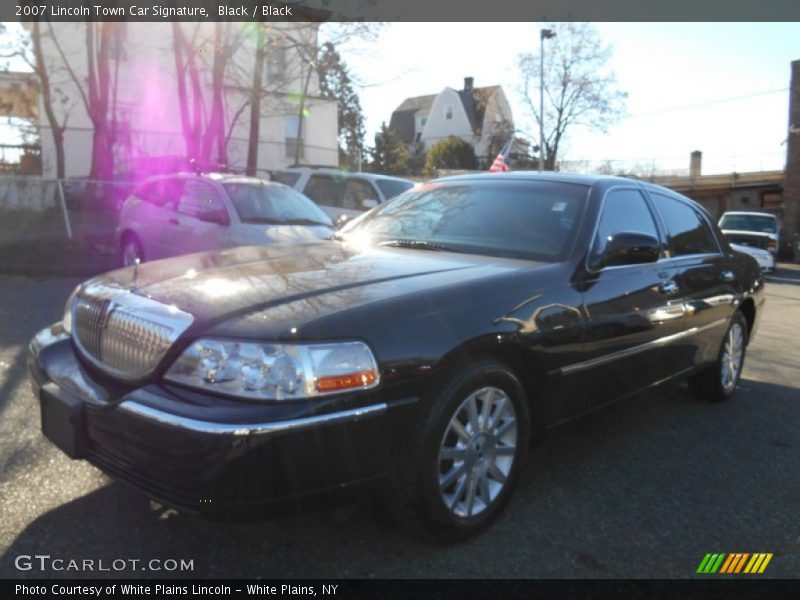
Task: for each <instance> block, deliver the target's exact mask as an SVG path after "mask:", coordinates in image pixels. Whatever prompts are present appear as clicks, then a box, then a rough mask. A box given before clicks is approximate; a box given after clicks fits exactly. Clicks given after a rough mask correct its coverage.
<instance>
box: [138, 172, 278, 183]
mask: <svg viewBox="0 0 800 600" xmlns="http://www.w3.org/2000/svg"><path fill="white" fill-rule="evenodd" d="M171 177H177V178H179V179H189V178H194V177H197V178H199V179H209V180H211V181H217V182H220V183H254V184H263V185H283V184H282V183H280V182H276V181H270V180H269V179H261V178H260V177H250V176H249V175H242V174H241V173H216V172H208V173H193V172H191V171H178V172H177V173H161V174H159V175H153V176H151V177H148V178H147V179H145V182H147V181H158V180H160V179H169V178H171Z"/></svg>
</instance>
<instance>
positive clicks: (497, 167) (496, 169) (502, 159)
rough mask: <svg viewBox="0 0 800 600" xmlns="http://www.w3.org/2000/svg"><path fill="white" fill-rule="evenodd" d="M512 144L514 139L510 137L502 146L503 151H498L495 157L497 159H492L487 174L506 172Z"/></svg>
mask: <svg viewBox="0 0 800 600" xmlns="http://www.w3.org/2000/svg"><path fill="white" fill-rule="evenodd" d="M513 142H514V138H513V137H512V138H511V139H510V140H508V142H506V145H505V146H503V149H502V150H500V154H498V155H497V158H495V159H494V162H493V163H492V166H491V167H489V173H505V172H506V171H508V163H507V162H506V161H507V160H508V155H509V153H510V152H511V144H512V143H513Z"/></svg>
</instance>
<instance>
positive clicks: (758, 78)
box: [340, 23, 800, 174]
mask: <svg viewBox="0 0 800 600" xmlns="http://www.w3.org/2000/svg"><path fill="white" fill-rule="evenodd" d="M543 25H544V24H540V23H390V24H386V25H384V26H383V27H382V29H381V30H380V34H379V36H378V39H377V40H375V41H369V42H365V41H359V40H353V41H350V42H348V43H347V44H345V45H344V46H342V47H341V48H340V52H341V54H342V55H343V57H344V59H345V61H346V62H347V64H348V65H349V66H350V69H351V71H352V72H353V74H354V75H355V79H356V81H357V82H358V83H359V87H358V92H359V95H360V98H361V104H362V108H363V111H364V114H365V117H366V123H367V140H366V143H367V146H371V145H372V143H373V140H374V134H375V132H376V131H377V130H378V129H379V128H380V126H381V123H382V122H384V121H385V122H387V123H388V122H389V120H390V118H391V114H392V111H393V110H394V109H395V108H396V107H397V106H398V105H399V104H400V103H401V102H402V101H403V99H404V98H406V97H409V96H418V95H423V94H433V93H438V92H439V91H441V90H442V89H443V88H445V87H451V88H455V89H461V88H462V87H463V80H464V77H465V76H471V77H474V79H475V85H476V86H487V85H496V84H499V85H502V86H503V89H504V91H505V93H506V95H507V97H508V99H509V101H510V103H511V107H512V111H513V116H514V120H515V125H516V127H517V129H518V130H522V131H528V132H531V133H532V135H531V138H532V139H533V141H534V143H537V137H538V136H537V133H536V132H537V128H536V126H535V125H534V124H533V121H532V119H531V116H530V114H529V113H528V112H527V111H526V109H525V105H524V103H523V101H522V98H521V95H520V94H519V85H520V82H521V77H520V74H519V71H518V68H517V60H516V59H517V56H518V55H519V54H520V53H523V52H531V51H536V50H537V49H538V45H539V29H540V28H541V27H542V26H543ZM595 27H596V28H597V30H598V32H599V34H600V37H601V39H602V40H603V41H604V42H606V43H609V44H611V46H612V49H613V53H612V56H611V59H610V61H609V65H608V66H609V68H610V69H611V70H613V71H614V73H615V74H616V77H617V81H618V84H619V87H620V89H622V90H623V91H625V92H627V93H628V100H627V113H628V116H627V117H626V118H624V119H623V120H622V121H620V122H619V123H618V124H616V125H615V126H613V127H612V128H611V129H610V130H609V131H608V132H607V133H606V134H603V133H600V132H596V131H592V130H589V129H586V128H574V129H572V130H570V131H568V139H567V140H566V144H565V145H564V146H563V147H562V149H561V151H560V159H562V160H567V161H578V164H579V165H580V167H581V168H582V169H584V170H591V168H592V167H593V166H598V165H601V164H603V163H605V162H606V161H611V165H612V167H614V168H619V169H632V168H637V169H638V170H640V171H642V170H645V171H646V170H650V169H656V170H659V171H662V172H677V171H679V170H683V171H685V170H686V169H688V163H689V154H690V153H691V152H692V151H693V150H700V151H702V152H703V172H704V173H707V174H709V173H730V172H733V171H738V172H746V171H757V170H764V169H781V168H783V165H784V161H785V153H786V145H785V140H786V137H787V130H788V103H789V93H788V86H789V77H790V63H791V61H792V60H797V59H800V23H598V24H596V25H595ZM580 161H586V162H580Z"/></svg>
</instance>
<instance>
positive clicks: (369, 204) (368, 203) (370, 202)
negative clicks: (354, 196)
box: [361, 198, 378, 210]
mask: <svg viewBox="0 0 800 600" xmlns="http://www.w3.org/2000/svg"><path fill="white" fill-rule="evenodd" d="M361 206H363V207H364V210H369V209H371V208H375V207H376V206H378V201H377V200H375V199H374V198H368V199H366V200H362V201H361Z"/></svg>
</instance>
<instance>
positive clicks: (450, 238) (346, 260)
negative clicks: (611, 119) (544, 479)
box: [29, 173, 764, 539]
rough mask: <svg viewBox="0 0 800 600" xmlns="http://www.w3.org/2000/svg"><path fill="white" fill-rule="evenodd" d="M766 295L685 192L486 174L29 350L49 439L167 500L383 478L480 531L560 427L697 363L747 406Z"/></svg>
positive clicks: (213, 503) (70, 311) (254, 502)
mask: <svg viewBox="0 0 800 600" xmlns="http://www.w3.org/2000/svg"><path fill="white" fill-rule="evenodd" d="M763 304H764V294H763V282H762V278H761V275H760V270H759V268H758V265H757V264H756V262H755V261H754V260H753V259H752V258H751V257H749V256H747V255H744V254H741V253H738V252H735V251H732V250H731V249H730V247H729V246H728V244H727V242H726V241H725V239H724V238H723V237H722V235H721V234H720V232H719V230H718V229H717V227H716V225H715V224H714V223H713V221H712V220H711V219H710V218H709V216H708V215H707V214H706V213H705V212H704V210H703V209H702V208H701V207H700V206H699V205H697V204H696V203H694V202H693V201H691V200H689V199H687V198H685V197H683V196H680V195H679V194H676V193H674V192H672V191H669V190H667V189H664V188H661V187H658V186H654V185H650V184H647V183H643V182H638V181H632V180H627V179H620V178H612V177H588V176H575V175H562V174H552V173H547V174H535V173H504V174H486V175H472V176H460V177H453V178H447V179H442V180H437V181H433V182H430V183H427V184H422V185H419V186H417V187H415V188H413V189H411V190H409V191H408V192H406V193H404V194H402V195H401V196H399V197H398V198H397V199H395V200H394V201H392V202H390V203H387V204H384V205H381V206H379V207H377V208H375V209H373V210H372V211H370V212H369V213H366V214H365V215H364V216H362V217H360V218H359V219H358V220H356V221H355V222H353V223H351V224H350V225H349V226H348V227H347V228H345V229H344V230H342V231H341V232H340V234H338V235H337V236H336V237H335V238H334V239H330V240H323V241H317V242H311V243H305V244H300V245H285V246H271V247H252V246H251V247H242V248H235V249H231V250H226V251H221V252H206V253H200V254H191V255H186V256H182V257H178V258H173V259H167V260H161V261H155V262H152V263H145V264H142V265H137V266H133V267H129V268H125V269H121V270H117V271H113V272H111V273H108V274H105V275H102V276H99V277H96V278H94V279H92V280H90V281H87V282H86V283H84V284H82V285H80V286H78V288H77V289H75V291H74V292H73V294H72V296H71V297H70V298H69V300H68V301H67V305H66V309H65V312H64V319H63V321H62V322H60V323H57V324H55V325H53V326H51V327H49V328H47V329H45V330H43V331H41V332H39V333H38V334H37V335H36V336H35V337H34V339H33V341H32V342H31V344H30V360H29V364H30V371H31V374H32V379H33V384H34V389H35V390H36V393H37V395H38V398H39V401H40V404H41V411H42V429H43V432H44V435H45V436H47V437H48V438H49V439H50V440H51V441H52V442H53V443H55V444H56V445H57V446H58V447H59V448H60V449H61V450H62V451H64V452H65V453H67V454H68V455H69V456H70V457H72V458H82V459H86V460H88V461H89V462H90V463H92V464H93V465H96V466H97V467H98V468H100V469H101V470H103V471H105V472H106V473H109V474H110V475H112V476H113V477H115V478H118V479H121V480H124V481H126V482H128V483H130V484H132V485H133V486H135V487H136V488H138V489H140V490H142V491H143V492H144V493H146V494H147V495H149V496H150V497H151V498H155V499H158V500H160V501H161V502H163V503H166V504H167V505H170V506H175V507H178V508H180V509H183V510H185V511H189V512H195V513H206V514H208V515H209V516H218V515H223V514H236V513H238V512H239V511H241V510H244V508H245V507H253V506H258V507H261V506H263V505H272V504H274V503H278V501H281V500H286V499H294V500H296V499H299V498H304V497H307V496H315V495H319V494H320V493H323V494H324V493H325V492H326V491H335V490H340V489H342V488H346V489H353V488H354V487H355V486H357V484H367V483H372V484H376V483H379V484H380V486H379V489H382V490H388V492H389V493H386V494H384V496H385V497H386V498H387V499H388V500H389V503H390V504H391V508H392V510H393V514H396V515H399V516H400V517H401V518H402V519H403V522H406V523H408V524H410V525H415V526H416V527H418V530H419V531H425V532H428V533H429V534H432V535H434V536H438V537H440V538H445V539H458V538H463V537H465V536H467V535H470V534H472V533H474V532H476V531H478V530H480V529H481V528H482V527H484V526H486V525H487V524H489V523H490V522H491V521H492V520H493V519H494V518H495V517H497V516H498V514H499V513H500V512H501V511H502V509H503V507H504V505H505V504H506V503H507V501H508V500H509V497H510V495H511V493H512V491H513V489H514V486H515V483H516V481H517V479H518V478H519V475H520V472H521V469H522V468H523V466H524V459H525V455H526V448H527V447H528V446H529V445H530V443H531V442H532V441H534V440H537V439H540V438H541V437H542V435H543V433H544V431H545V429H547V428H548V427H550V426H553V425H555V424H558V423H560V422H563V421H565V420H567V419H569V418H571V417H574V416H577V415H580V414H582V413H585V412H587V411H590V410H592V409H594V408H596V407H598V406H601V405H603V404H606V403H608V402H610V401H612V400H615V399H618V398H621V397H623V396H626V395H629V394H632V393H634V392H637V391H640V390H644V389H646V388H648V387H651V386H654V385H657V384H660V383H662V382H666V381H669V380H671V379H673V378H677V377H688V380H689V383H690V389H691V390H693V392H694V393H695V394H696V395H697V396H700V397H703V398H706V399H708V400H710V401H722V400H726V399H727V398H728V397H729V396H731V394H733V392H734V389H735V388H736V385H737V382H738V380H739V376H740V374H741V372H742V367H743V361H744V356H745V349H746V346H747V343H748V341H749V339H750V338H751V337H752V336H753V333H754V331H755V329H756V325H757V323H758V320H759V315H760V313H761V309H762V307H763ZM294 500H293V501H294Z"/></svg>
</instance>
